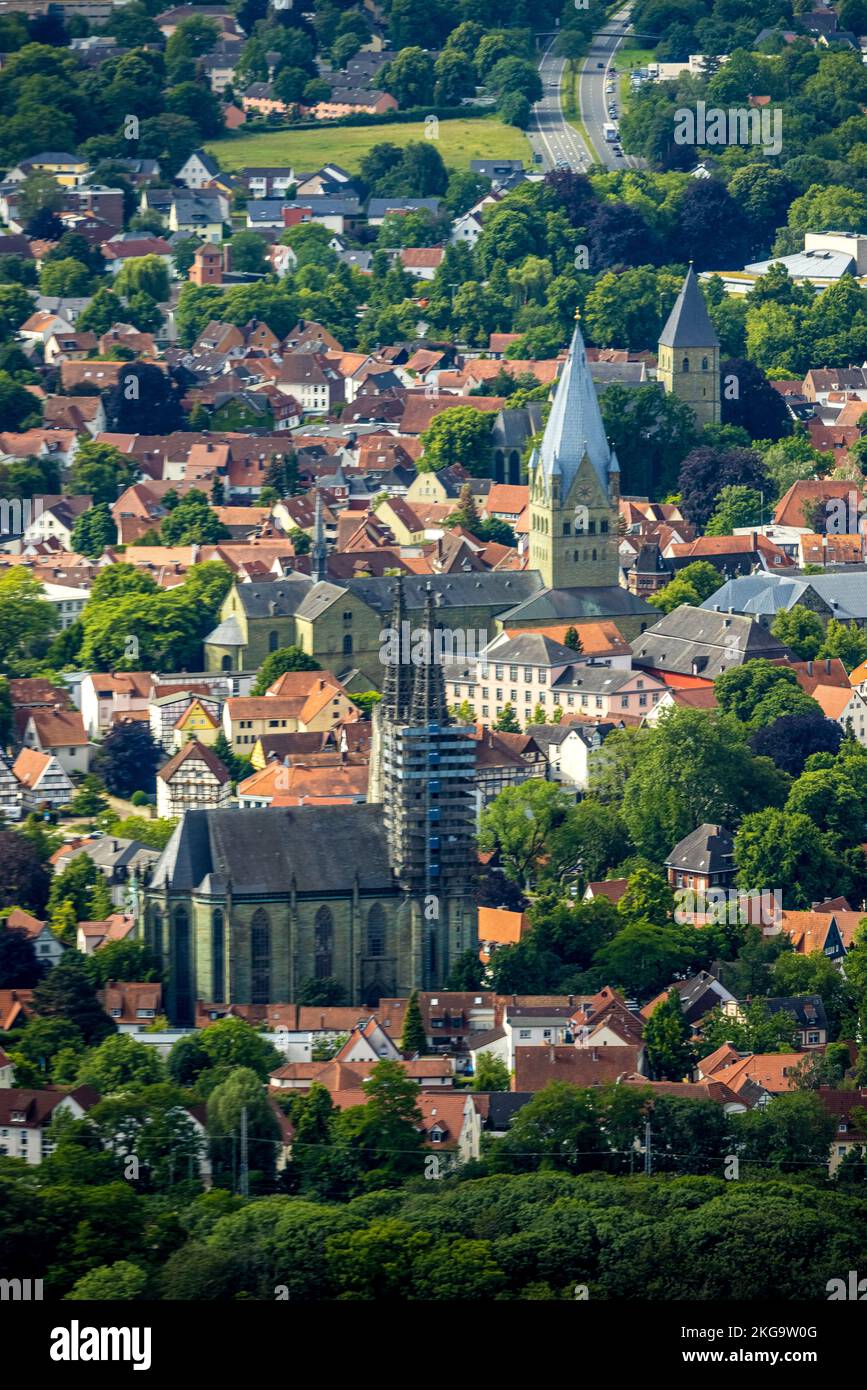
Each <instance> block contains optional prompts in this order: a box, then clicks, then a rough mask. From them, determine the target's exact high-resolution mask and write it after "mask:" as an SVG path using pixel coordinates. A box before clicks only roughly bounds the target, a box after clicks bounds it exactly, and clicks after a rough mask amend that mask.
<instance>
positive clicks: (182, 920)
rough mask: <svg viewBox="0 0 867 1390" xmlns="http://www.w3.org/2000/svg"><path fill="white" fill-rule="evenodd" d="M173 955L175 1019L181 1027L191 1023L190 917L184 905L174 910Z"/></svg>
mask: <svg viewBox="0 0 867 1390" xmlns="http://www.w3.org/2000/svg"><path fill="white" fill-rule="evenodd" d="M174 937H175V940H174V948H175V949H174V957H175V969H174V977H175V1021H176V1022H177V1023H179V1024H180V1025H181V1027H186V1028H188V1027H190V1026H191V1025H192V1023H193V997H192V996H193V988H192V986H193V972H192V960H191V951H190V919H189V917H188V915H187V910H186V908H185V907H179V908H177V909H176V911H175V920H174Z"/></svg>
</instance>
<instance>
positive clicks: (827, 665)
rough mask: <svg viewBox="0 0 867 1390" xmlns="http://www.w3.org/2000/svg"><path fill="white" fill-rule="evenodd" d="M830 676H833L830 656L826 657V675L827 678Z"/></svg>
mask: <svg viewBox="0 0 867 1390" xmlns="http://www.w3.org/2000/svg"><path fill="white" fill-rule="evenodd" d="M830 674H831V658H830V656H826V657H825V675H826V676H830Z"/></svg>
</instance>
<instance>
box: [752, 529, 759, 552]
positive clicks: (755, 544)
mask: <svg viewBox="0 0 867 1390" xmlns="http://www.w3.org/2000/svg"><path fill="white" fill-rule="evenodd" d="M752 538H753V550H757V549H758V537H757V535H756V533H755V531H753V532H752Z"/></svg>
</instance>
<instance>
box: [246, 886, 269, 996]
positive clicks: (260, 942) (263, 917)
mask: <svg viewBox="0 0 867 1390" xmlns="http://www.w3.org/2000/svg"><path fill="white" fill-rule="evenodd" d="M270 1000H271V922H270V920H269V918H268V914H267V912H265V910H264V909H263V908H261V907H259V908H257V909H256V911H255V912H254V913H253V920H252V922H251V923H250V1002H251V1004H268V1003H270Z"/></svg>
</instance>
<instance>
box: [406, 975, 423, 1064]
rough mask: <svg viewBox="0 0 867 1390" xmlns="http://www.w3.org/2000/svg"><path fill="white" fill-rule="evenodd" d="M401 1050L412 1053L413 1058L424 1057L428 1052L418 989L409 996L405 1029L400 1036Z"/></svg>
mask: <svg viewBox="0 0 867 1390" xmlns="http://www.w3.org/2000/svg"><path fill="white" fill-rule="evenodd" d="M400 1050H401V1052H408V1053H410V1054H411V1055H412V1056H413V1057H415V1056H416V1055H417V1056H419V1057H424V1055H425V1053H426V1052H427V1036H426V1034H425V1031H424V1020H423V1018H422V1015H421V1006H420V1005H419V1002H418V990H417V989H414V990H413V992H412V994H411V995H410V996H409V1002H408V1004H407V1006H406V1013H405V1014H404V1017H403V1029H402V1031H401V1035H400Z"/></svg>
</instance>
